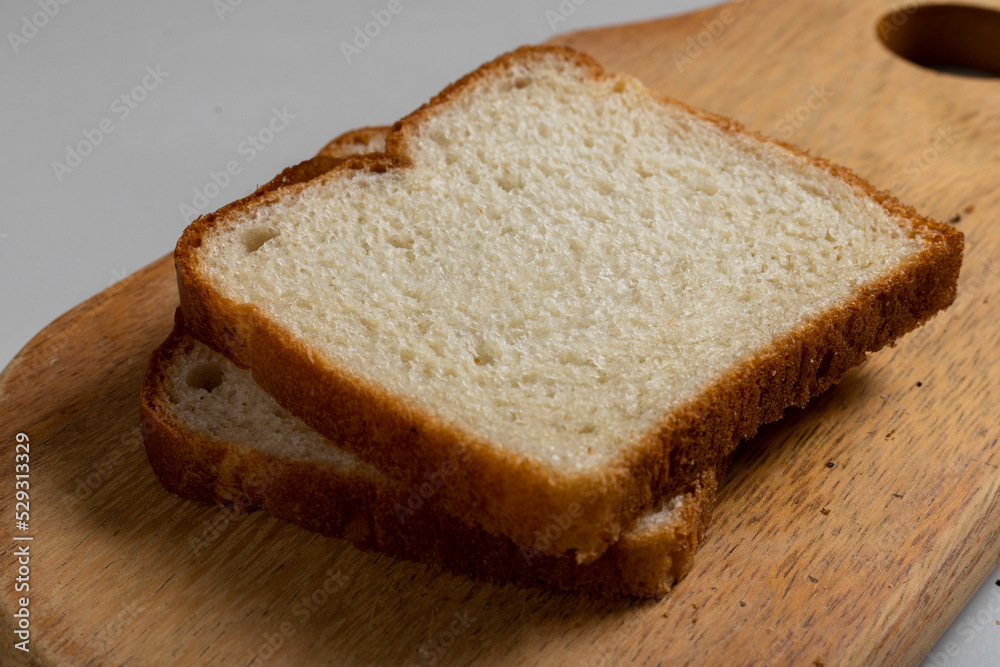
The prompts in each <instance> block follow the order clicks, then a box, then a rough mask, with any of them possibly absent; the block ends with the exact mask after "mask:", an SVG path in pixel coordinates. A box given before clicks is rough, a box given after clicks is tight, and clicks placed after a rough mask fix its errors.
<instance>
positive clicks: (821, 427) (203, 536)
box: [0, 0, 1000, 665]
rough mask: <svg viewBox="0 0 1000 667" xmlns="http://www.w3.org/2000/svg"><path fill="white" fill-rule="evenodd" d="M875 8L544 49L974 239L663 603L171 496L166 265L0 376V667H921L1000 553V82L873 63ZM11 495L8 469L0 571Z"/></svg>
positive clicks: (799, 13) (99, 299) (781, 443)
mask: <svg viewBox="0 0 1000 667" xmlns="http://www.w3.org/2000/svg"><path fill="white" fill-rule="evenodd" d="M980 4H985V5H987V6H992V7H998V6H1000V3H997V2H995V1H992V2H988V3H980ZM891 6H892V3H890V2H888V1H885V0H865V1H862V2H857V1H853V2H847V1H845V2H834V1H826V2H806V1H805V0H796V1H792V0H783V1H780V2H778V1H770V2H767V1H765V0H756V1H754V2H749V3H748V2H737V3H734V4H731V5H727V6H725V7H720V8H713V9H709V10H706V11H703V12H698V13H696V14H692V15H688V16H684V17H677V18H672V19H667V20H664V21H656V22H651V23H646V24H641V25H633V26H624V27H617V28H610V29H603V30H597V31H591V32H584V33H576V34H571V35H566V36H563V37H560V38H559V39H557V40H556V41H558V42H560V43H564V44H569V45H572V46H575V47H577V48H580V49H582V50H584V51H587V52H589V53H591V54H592V55H594V56H595V57H596V58H598V60H600V61H601V62H602V63H603V64H604V65H605V66H606V67H607V68H608V69H611V70H616V71H624V72H629V73H631V74H633V75H635V76H637V77H639V78H640V79H642V80H643V81H644V82H645V83H646V84H648V85H650V86H652V87H654V88H656V89H658V90H660V91H662V92H664V93H666V94H668V95H671V96H674V97H677V98H680V99H683V100H685V101H687V102H690V103H692V104H694V105H696V106H702V107H704V108H707V109H710V110H712V111H716V112H719V113H723V114H726V115H729V116H733V117H735V118H738V119H740V120H741V121H742V122H744V124H746V125H747V126H749V127H751V128H753V129H757V130H760V131H762V132H764V133H766V134H770V135H772V136H777V137H779V138H783V139H788V140H790V141H792V142H794V143H797V144H800V145H803V146H805V147H808V148H809V149H810V150H811V151H812V152H814V153H817V154H820V155H823V156H825V157H828V158H831V159H833V160H834V161H837V162H840V163H842V164H845V165H847V166H849V167H851V168H852V169H854V170H855V171H857V172H859V173H860V174H861V175H862V176H864V177H865V178H867V179H869V180H871V181H872V182H874V183H875V184H876V185H877V186H880V187H884V188H892V189H894V190H895V191H896V192H897V194H899V195H900V197H901V198H902V199H903V200H904V201H907V202H908V203H911V204H913V205H915V206H916V207H917V208H918V209H920V210H922V211H923V212H925V213H927V214H929V215H931V216H934V217H936V218H939V219H942V220H954V224H956V225H957V226H958V227H959V228H960V229H962V230H963V231H964V232H965V233H966V237H967V251H966V259H965V264H964V268H963V272H962V277H961V280H960V285H959V297H958V299H957V301H956V303H955V304H954V306H952V307H951V308H950V309H949V310H948V311H947V312H945V313H944V314H942V315H939V316H938V317H936V318H935V319H934V320H933V321H932V322H930V323H929V324H928V325H927V326H925V327H924V328H922V329H921V330H919V331H917V332H915V333H913V334H910V335H908V336H906V337H904V339H903V340H902V341H901V342H900V343H899V345H898V346H897V347H895V348H892V349H888V350H884V351H882V352H880V353H878V354H876V355H874V356H873V358H872V359H871V360H870V361H869V362H868V363H867V364H865V365H864V366H863V367H861V368H860V369H856V370H855V371H852V372H851V373H849V374H848V376H847V377H846V378H845V379H844V381H843V382H842V383H841V384H840V385H838V386H837V387H835V388H834V389H832V390H830V391H829V392H827V393H826V394H824V395H823V396H822V397H820V399H819V400H817V401H815V402H814V403H813V404H812V405H811V406H810V407H809V408H807V409H805V410H796V411H792V412H790V413H789V414H788V415H787V416H786V418H785V419H784V420H782V421H781V422H780V423H778V424H774V425H772V426H769V427H767V428H765V429H763V431H762V432H761V433H760V434H759V435H758V436H757V437H756V438H754V439H753V440H752V441H750V442H749V443H746V444H745V445H744V446H743V448H742V450H741V454H740V457H739V458H738V459H737V461H736V463H735V465H734V467H733V470H732V472H731V474H730V478H729V480H728V482H727V484H726V486H725V487H724V489H723V490H722V493H721V497H720V501H719V507H718V510H717V514H716V518H715V520H714V522H713V524H712V527H711V529H710V531H709V535H708V538H707V541H706V543H705V544H704V546H703V547H702V549H701V550H700V552H699V555H698V559H697V560H696V563H695V566H694V570H693V571H692V572H691V574H690V575H689V576H688V577H687V579H685V580H684V581H683V582H682V583H681V584H680V585H679V586H678V587H677V588H676V590H675V591H674V593H673V594H672V595H671V596H670V597H668V598H667V599H664V600H662V601H659V602H655V601H650V602H634V603H630V602H603V601H594V600H589V599H587V598H583V597H580V596H575V595H570V594H553V593H548V592H544V591H539V590H534V589H522V588H517V587H514V586H504V587H501V586H490V585H484V584H480V583H476V582H472V581H469V580H467V579H464V578H461V577H455V576H451V575H448V574H441V573H435V572H433V571H431V570H430V569H428V568H426V567H424V566H422V565H418V564H413V563H407V562H401V561H396V560H393V559H391V558H387V557H385V556H380V555H378V554H371V553H362V552H359V551H357V550H355V549H353V548H352V547H351V546H349V545H348V544H347V543H346V542H344V541H341V540H335V539H326V538H322V537H319V536H317V535H313V534H311V533H308V532H307V531H304V530H301V529H298V528H296V527H293V526H289V525H285V524H283V523H281V522H280V521H277V520H275V519H273V518H270V517H268V516H267V515H266V514H264V513H256V514H252V515H249V516H242V517H241V516H234V515H233V514H231V513H230V512H229V511H227V510H226V509H224V508H215V507H200V506H197V505H195V504H193V503H188V502H184V501H181V500H179V499H177V498H175V497H172V496H170V495H169V494H167V493H166V492H165V491H163V489H162V488H161V487H160V486H159V484H158V483H157V481H156V479H155V478H154V477H153V475H152V473H151V471H150V470H149V467H148V464H147V463H146V461H145V455H144V453H143V450H142V444H141V433H140V427H139V419H138V404H137V394H138V389H139V384H140V381H141V377H142V373H143V371H144V368H145V362H146V358H147V356H148V354H149V352H150V351H151V350H152V349H153V347H154V346H155V345H156V344H157V343H158V342H159V341H160V340H161V339H162V338H163V337H164V336H165V335H166V334H167V332H168V330H169V328H170V325H171V321H172V312H173V309H174V307H175V305H176V299H177V296H176V288H175V284H174V277H173V267H172V263H171V261H170V259H169V257H164V258H163V259H161V260H159V261H157V262H155V263H153V264H152V265H150V266H149V267H147V268H146V269H144V270H142V271H140V272H137V273H135V274H133V275H131V276H129V277H128V278H126V279H125V280H123V281H121V282H120V283H118V284H116V285H115V286H113V287H111V288H109V289H108V290H106V291H105V292H103V293H101V294H100V295H98V296H96V297H94V298H93V299H91V300H89V301H87V302H85V303H83V304H81V305H80V306H78V307H77V308H75V309H74V310H72V311H70V312H69V313H67V314H66V315H64V316H63V317H61V318H59V319H58V320H56V321H55V322H53V323H52V324H51V325H50V326H49V327H47V328H46V329H45V330H44V331H42V332H41V333H39V334H38V336H36V337H35V339H33V340H32V341H31V342H30V343H29V344H28V345H27V346H26V347H25V349H24V350H23V351H22V352H21V353H20V354H19V355H18V357H17V358H16V359H15V360H14V361H13V362H12V363H11V364H10V365H9V366H8V367H7V369H6V370H5V371H4V373H3V376H2V377H0V437H2V439H3V443H4V450H3V465H4V467H3V469H4V470H5V471H11V470H13V466H14V451H13V450H14V441H15V440H14V439H15V434H17V433H19V432H24V433H26V434H28V436H29V437H30V441H31V459H30V461H31V468H30V470H31V473H30V475H31V479H30V481H31V502H32V512H31V524H30V530H29V531H26V532H24V533H18V534H23V535H31V536H33V537H34V540H33V541H32V542H31V543H30V544H31V553H32V556H31V561H30V567H31V575H30V577H31V579H30V586H31V591H30V594H29V595H30V599H31V602H30V614H31V621H32V624H31V631H32V635H31V644H30V646H31V649H32V652H31V653H30V655H28V654H23V653H22V652H20V651H15V650H14V649H13V648H12V643H13V642H12V640H11V637H12V635H11V630H10V628H11V627H12V625H13V623H14V621H15V619H14V618H13V617H12V613H13V612H14V610H16V609H17V605H16V597H18V595H17V594H15V593H14V591H13V590H12V585H11V583H10V582H11V580H12V577H11V576H8V575H5V577H4V584H3V586H2V589H0V624H2V625H3V626H4V629H3V640H2V641H0V663H2V664H5V665H6V664H15V663H24V662H29V663H31V664H39V665H76V664H85V663H86V664H94V665H104V664H108V665H118V664H128V665H153V664H192V665H193V664H226V665H249V664H255V665H257V664H282V665H284V664H289V665H305V664H336V665H341V664H420V665H429V664H469V663H477V664H478V663H496V662H504V663H510V664H576V663H581V664H589V665H615V664H622V663H629V662H634V663H642V664H647V663H648V664H657V663H659V662H661V661H662V662H664V663H671V664H673V663H677V664H684V663H692V664H702V663H708V664H718V663H721V662H723V661H724V662H725V664H733V665H740V664H826V665H833V664H885V663H891V664H914V663H916V662H917V661H918V660H919V658H920V657H921V656H922V655H923V654H924V653H925V652H926V651H927V650H928V649H929V647H930V646H931V645H932V643H933V641H934V640H935V639H936V638H937V637H938V636H939V635H940V633H941V632H942V631H943V630H944V628H945V627H947V625H948V624H949V623H950V621H951V620H952V619H953V618H954V617H955V615H956V614H957V612H958V611H959V610H960V609H961V607H962V605H963V604H964V603H965V602H966V600H968V598H969V597H970V595H971V593H972V591H973V590H975V589H976V588H977V587H978V585H979V584H980V583H981V582H982V580H983V578H984V577H985V576H986V574H987V573H988V572H989V570H990V569H991V568H992V567H993V565H994V564H995V563H996V562H997V560H998V558H1000V539H998V538H1000V509H998V507H1000V503H998V500H1000V474H998V466H1000V448H998V447H997V438H998V435H1000V427H998V425H997V419H996V405H997V399H998V396H997V393H998V392H997V387H998V381H1000V332H998V328H997V326H996V321H997V320H996V313H995V308H996V306H997V304H1000V295H998V294H997V285H998V279H1000V231H998V229H997V224H996V223H997V218H998V216H1000V191H998V190H997V189H996V187H995V181H996V178H997V174H998V173H1000V86H998V84H997V82H996V81H995V80H993V81H990V80H973V79H967V78H959V77H953V76H946V75H941V74H937V73H934V72H931V71H928V70H924V69H921V68H918V67H916V66H914V65H912V64H910V63H907V62H905V61H903V60H901V59H899V58H897V57H895V56H894V55H893V54H891V53H889V52H888V51H887V50H886V49H885V48H884V47H883V46H882V45H881V43H880V42H879V40H878V38H877V35H876V32H875V26H876V24H877V23H878V21H879V19H881V18H882V16H883V15H885V14H886V13H887V11H888V10H889V8H890V7H891ZM723 12H728V13H726V14H724V13H723ZM720 26H721V28H720ZM713 33H714V34H713ZM704 35H708V36H709V37H705V36H704ZM689 38H690V39H691V40H692V41H691V42H689V41H688V40H689ZM699 39H700V41H701V44H699V41H698V40H699ZM692 43H694V44H695V45H696V46H697V47H698V48H691V49H690V52H689V53H690V54H692V55H689V54H688V53H686V52H685V50H686V49H688V48H689V45H690V44H692ZM699 48H700V50H699ZM678 54H680V55H681V56H684V57H687V58H688V60H685V59H684V57H678ZM341 129H343V128H330V130H331V135H332V134H335V133H336V132H338V131H339V130H341ZM13 495H14V490H13V477H12V475H10V474H9V473H5V476H4V479H3V482H2V487H0V497H2V498H3V507H4V508H5V511H4V513H3V517H4V519H3V520H4V526H3V529H2V531H3V534H4V536H5V537H4V540H3V542H2V543H0V568H2V571H3V572H4V573H11V572H15V571H16V570H17V562H16V557H15V554H14V549H15V545H16V544H20V543H15V542H13V541H12V537H13V535H14V534H15V533H16V532H17V531H14V530H13V527H12V524H13V512H12V509H11V508H13V506H14V498H13Z"/></svg>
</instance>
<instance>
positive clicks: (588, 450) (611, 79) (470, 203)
mask: <svg viewBox="0 0 1000 667" xmlns="http://www.w3.org/2000/svg"><path fill="white" fill-rule="evenodd" d="M961 255H962V235H961V234H960V233H958V232H956V231H954V230H953V229H951V228H950V227H948V226H946V225H943V224H940V223H937V222H934V221H931V220H929V219H926V218H923V217H921V216H919V215H918V214H916V213H915V212H914V211H913V210H912V209H910V208H908V207H905V206H903V205H902V204H900V203H899V202H897V201H896V200H895V199H893V198H892V197H891V196H890V195H888V194H886V193H881V192H878V191H876V190H875V189H874V188H872V187H871V186H870V185H868V184H867V183H865V182H864V181H862V180H860V179H859V178H857V177H856V176H854V175H853V174H852V173H850V172H849V171H847V170H845V169H843V168H841V167H837V166H835V165H832V164H830V163H828V162H826V161H824V160H821V159H818V158H813V157H810V156H808V155H806V154H804V153H802V152H800V151H798V150H796V149H794V148H792V147H789V146H786V145H784V144H780V143H778V142H775V141H771V140H768V139H765V138H763V137H761V136H759V135H756V134H753V133H750V132H746V131H744V130H743V129H742V128H740V126H739V125H738V124H737V123H735V122H733V121H730V120H727V119H724V118H720V117H717V116H713V115H710V114H707V113H704V112H700V111H696V110H693V109H691V108H689V107H687V106H685V105H683V104H680V103H678V102H675V101H672V100H669V99H665V98H663V97H661V96H659V95H658V94H656V93H654V92H652V91H650V90H649V89H647V88H644V87H643V86H642V85H641V84H639V83H638V82H637V81H635V80H634V79H631V78H629V77H626V76H620V75H612V74H607V73H605V72H604V71H602V70H601V68H600V67H599V66H598V65H597V64H596V63H595V62H594V61H593V60H591V59H590V58H588V57H586V56H584V55H581V54H578V53H576V52H573V51H570V50H568V49H561V48H543V47H525V48H521V49H518V50H517V51H514V52H512V53H510V54H507V55H505V56H502V57H500V58H499V59H497V60H495V61H494V62H492V63H489V64H487V65H484V66H483V67H481V68H480V69H479V70H477V71H475V72H473V73H472V74H470V75H468V76H466V77H465V78H463V79H461V80H460V81H458V82H457V83H455V84H452V85H451V86H449V87H448V88H447V89H445V90H444V91H443V92H442V93H441V94H439V95H438V96H437V97H435V98H434V99H433V100H432V101H431V102H430V103H429V104H427V105H425V106H424V107H422V108H421V109H419V110H418V111H416V112H415V113H413V114H411V115H410V116H408V117H407V118H405V119H403V120H402V121H400V122H398V123H396V125H395V126H394V127H393V131H392V132H391V133H390V134H389V136H388V137H387V138H386V146H385V153H384V154H375V155H363V156H358V157H353V158H349V159H348V160H346V161H345V162H343V163H341V164H339V165H337V166H336V167H335V168H333V169H331V170H330V171H328V172H326V173H324V174H322V175H320V176H318V177H316V178H314V179H313V180H311V181H308V182H306V183H299V184H294V185H289V186H286V187H280V188H278V189H274V190H269V191H265V192H260V193H257V194H255V195H254V196H251V197H248V198H246V199H244V200H241V201H239V202H235V203H234V204H231V205H229V206H227V207H225V208H223V209H221V210H220V211H218V212H216V213H213V214H210V215H207V216H204V217H202V218H199V219H198V220H196V221H195V222H194V223H192V224H191V225H190V226H189V227H188V229H187V230H185V232H184V234H183V236H182V237H181V239H180V240H179V241H178V244H177V248H176V252H175V259H176V264H177V271H178V285H179V288H180V296H181V306H182V309H183V311H184V317H185V322H186V324H187V326H188V327H189V329H190V331H191V332H192V333H193V334H194V335H195V336H197V337H198V338H199V339H201V340H202V341H204V342H205V343H207V344H208V345H210V346H211V347H213V348H214V349H216V350H218V351H220V352H222V353H223V354H225V355H226V356H227V357H229V358H230V359H232V360H233V361H234V362H235V363H236V364H238V365H240V366H242V367H245V368H249V369H250V370H251V371H252V373H253V376H254V379H255V380H256V382H257V383H258V384H259V385H260V386H261V387H262V388H263V389H265V390H266V391H267V392H269V393H271V394H272V395H273V396H274V397H275V398H276V399H277V400H278V402H279V403H280V404H282V405H283V406H285V407H286V408H287V409H288V410H290V411H291V412H293V413H294V414H296V415H297V416H299V417H301V418H302V419H303V420H304V421H305V422H306V423H308V424H309V425H310V426H311V427H313V428H315V429H316V430H318V431H319V432H320V433H322V434H323V435H325V436H326V437H328V438H330V439H331V440H334V441H336V442H337V443H338V444H339V445H341V446H343V447H345V448H347V449H349V450H350V451H352V452H355V453H356V454H357V455H358V456H359V457H360V458H361V459H363V460H365V461H366V462H368V463H370V464H372V465H373V466H375V467H376V468H377V469H379V470H380V471H381V472H383V473H384V474H386V475H388V476H389V477H391V478H393V479H395V480H396V481H398V482H400V483H402V484H403V485H405V486H410V485H417V486H419V485H420V484H422V483H424V482H425V481H426V480H428V479H431V478H436V477H439V476H441V475H442V473H443V472H445V471H447V481H446V483H444V484H442V485H441V487H440V488H439V489H438V490H437V492H436V498H437V499H438V500H439V501H440V503H441V504H442V506H444V507H446V508H447V509H448V510H449V511H450V512H451V513H453V514H454V515H455V516H457V517H459V518H461V519H462V520H464V521H466V522H469V523H478V524H480V525H482V526H483V527H485V528H486V529H487V530H488V531H489V532H491V533H495V534H503V535H506V536H508V537H510V538H511V539H513V540H514V541H515V542H517V543H520V544H530V545H533V546H536V547H537V546H541V547H542V549H541V550H546V551H551V552H552V553H564V552H569V551H575V555H576V558H577V560H578V561H579V562H588V561H591V560H594V559H596V558H597V557H598V556H599V555H600V554H601V553H602V552H603V551H604V550H605V549H606V548H607V547H608V546H609V545H611V544H613V543H615V542H616V541H617V540H618V539H619V538H620V536H621V535H622V533H623V531H625V530H627V529H628V528H629V526H631V525H632V524H633V523H634V522H635V521H637V520H638V518H639V517H640V516H642V515H643V514H644V513H645V512H647V511H649V510H650V509H651V508H652V507H654V506H655V504H656V503H657V502H658V501H659V499H661V498H665V497H670V496H671V495H674V494H676V493H677V492H678V491H679V490H682V489H683V488H685V486H686V485H689V484H691V483H692V481H693V480H694V476H695V474H696V473H697V472H698V471H701V470H704V469H707V468H709V467H712V466H713V465H714V464H716V463H717V462H718V461H720V460H721V459H722V458H723V457H724V456H726V455H727V454H728V453H729V452H731V451H732V449H733V448H734V447H735V445H736V444H737V443H738V442H739V441H740V440H741V439H743V438H746V437H749V436H750V435H752V434H753V433H754V432H755V431H756V429H757V428H758V426H759V425H760V424H762V423H764V422H766V421H770V420H774V419H777V418H779V417H780V416H781V414H782V412H783V410H784V409H785V408H786V407H788V406H790V405H793V404H794V405H802V404H804V403H805V402H806V401H807V400H808V399H809V398H810V397H812V396H814V395H816V394H818V393H819V392H821V391H823V390H824V389H826V388H827V387H829V386H830V385H831V384H833V383H834V382H836V381H837V380H839V378H840V377H841V376H842V375H843V373H844V372H845V371H846V370H847V369H849V368H851V367H852V366H855V365H857V364H859V363H861V362H862V361H863V360H864V359H865V356H866V355H867V354H868V353H869V352H870V351H873V350H877V349H879V348H880V347H882V346H884V345H886V344H889V343H892V342H893V341H894V340H895V339H896V338H898V337H899V336H901V335H902V334H903V333H905V332H907V331H909V330H911V329H913V328H914V327H916V326H918V325H919V324H921V323H923V322H924V321H926V320H927V319H928V318H930V317H931V316H932V315H933V314H935V313H936V312H937V311H938V310H940V309H941V308H944V307H946V306H947V305H948V304H950V303H951V301H952V300H953V299H954V295H955V287H956V282H957V276H958V270H959V266H960V264H961ZM570 510H572V514H573V515H574V516H573V520H572V521H570V522H569V523H568V525H566V526H565V528H562V527H560V530H558V531H552V530H551V527H552V525H553V524H554V522H555V518H556V517H560V516H564V515H566V514H567V513H568V512H570ZM547 531H548V532H549V533H552V534H554V537H553V539H546V538H545V535H546V532H547Z"/></svg>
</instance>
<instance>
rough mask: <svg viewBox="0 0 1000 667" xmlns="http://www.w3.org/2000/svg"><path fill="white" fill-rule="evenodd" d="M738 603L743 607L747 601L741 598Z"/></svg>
mask: <svg viewBox="0 0 1000 667" xmlns="http://www.w3.org/2000/svg"><path fill="white" fill-rule="evenodd" d="M739 605H740V606H741V607H745V606H747V603H746V602H744V601H743V600H740V601H739Z"/></svg>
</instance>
